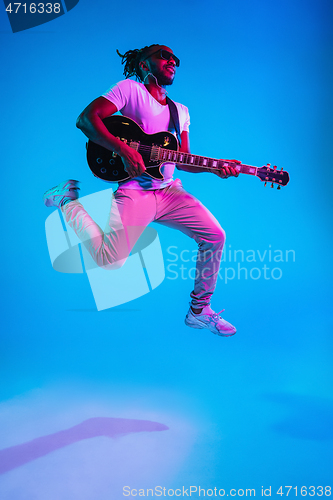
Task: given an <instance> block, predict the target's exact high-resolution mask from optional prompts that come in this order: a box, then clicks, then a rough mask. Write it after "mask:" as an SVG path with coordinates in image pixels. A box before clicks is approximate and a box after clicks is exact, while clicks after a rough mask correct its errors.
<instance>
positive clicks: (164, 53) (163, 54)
mask: <svg viewBox="0 0 333 500" xmlns="http://www.w3.org/2000/svg"><path fill="white" fill-rule="evenodd" d="M158 53H159V55H160V58H161V59H164V60H165V61H168V62H169V61H170V60H171V59H173V60H174V61H175V63H176V66H177V68H179V65H180V60H179V59H178V57H177V56H175V54H173V53H172V52H169V51H168V50H164V49H160V50H157V51H156V52H153V54H150V56H152V55H154V54H158ZM150 56H148V57H150ZM148 57H147V58H146V59H148Z"/></svg>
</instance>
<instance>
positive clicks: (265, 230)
mask: <svg viewBox="0 0 333 500" xmlns="http://www.w3.org/2000/svg"><path fill="white" fill-rule="evenodd" d="M0 22H1V25H0V30H1V32H0V38H1V55H2V66H1V82H2V105H1V118H2V120H1V123H2V124H1V142H2V147H1V160H2V161H1V164H2V189H1V205H2V230H1V233H2V245H1V258H2V263H3V264H2V280H1V283H2V300H1V303H2V322H1V323H2V333H1V381H2V382H1V387H0V391H1V392H0V394H1V406H0V409H1V427H2V429H3V430H5V432H4V435H3V437H2V438H1V444H0V446H1V448H7V447H11V446H14V445H17V444H21V443H24V442H27V441H29V440H32V439H35V438H36V437H39V436H42V435H47V434H49V433H52V432H57V431H60V430H62V429H66V428H69V427H70V426H73V425H75V424H78V423H79V422H81V421H83V420H84V419H86V418H91V417H105V416H109V417H126V418H142V419H146V420H149V419H151V420H156V421H158V422H161V423H164V424H166V425H168V426H169V428H170V429H169V431H166V432H163V433H154V434H152V435H151V436H154V438H153V437H151V439H155V441H154V442H152V441H149V443H148V444H147V442H146V441H145V438H142V437H140V439H141V441H140V440H138V439H139V438H136V437H135V436H134V437H132V438H131V439H132V440H131V441H126V440H125V438H124V439H123V441H121V438H120V440H119V442H117V444H114V443H113V442H112V440H110V439H108V438H100V440H99V441H98V442H97V441H96V440H95V443H93V441H94V440H90V441H86V442H85V443H83V444H82V443H81V444H79V445H78V446H81V447H80V448H75V446H76V445H73V446H72V447H68V448H66V449H64V450H62V451H61V452H58V451H57V452H54V453H53V454H52V456H51V455H50V456H49V457H46V458H40V459H38V460H36V461H34V462H31V463H30V464H28V465H26V466H23V467H20V468H17V469H15V470H13V471H11V472H9V473H8V474H6V475H4V476H2V478H1V482H0V484H1V486H0V488H1V490H0V491H1V492H2V498H6V499H7V498H8V499H15V500H17V499H21V498H22V499H25V500H27V499H34V500H35V499H39V498H40V499H45V498H48V499H52V500H53V498H54V499H59V498H61V499H67V498H68V499H69V498H70V499H76V498H77V499H80V500H81V499H97V500H106V499H116V500H118V499H120V498H123V495H122V486H123V485H126V484H127V485H129V486H131V487H133V488H140V487H141V488H146V487H150V488H153V487H154V486H156V485H158V484H161V482H162V486H166V487H167V488H178V487H182V485H185V486H190V485H200V486H201V487H202V488H214V487H217V488H225V489H226V490H228V489H230V488H235V489H239V488H244V489H245V488H255V489H256V496H260V495H261V493H260V492H261V487H262V486H264V487H265V488H268V487H269V486H272V496H273V497H276V498H281V497H280V496H279V495H277V494H276V491H277V489H278V487H279V486H281V485H282V486H284V485H292V486H294V487H296V486H298V487H299V488H300V487H301V486H303V485H305V486H310V485H312V486H318V485H322V486H326V485H329V484H330V480H331V478H332V474H331V464H332V438H333V433H332V423H333V401H332V398H333V394H332V335H331V333H332V309H331V300H330V299H331V279H332V266H331V254H332V232H331V220H332V206H331V193H330V190H331V178H332V173H331V167H332V160H331V153H332V147H331V145H332V93H331V89H332V60H333V58H332V34H331V32H332V30H331V25H332V24H331V23H332V5H331V3H330V2H329V1H325V0H302V1H300V0H288V1H287V0H282V1H279V2H273V1H270V0H266V1H262V0H255V1H251V2H248V1H246V0H235V1H233V2H228V1H226V0H221V1H209V2H207V3H206V4H203V3H202V2H198V1H197V0H192V1H191V2H190V1H188V0H179V1H169V2H168V3H160V4H158V3H155V2H152V1H150V0H149V1H144V2H135V1H132V0H126V1H124V2H106V1H101V0H95V1H94V2H92V1H89V0H80V2H79V4H78V5H77V6H76V7H75V8H74V9H73V10H71V11H70V12H68V13H66V14H65V15H64V16H61V17H60V18H58V19H56V20H54V21H52V22H50V23H48V24H44V25H42V26H39V27H37V28H33V29H31V30H27V31H24V32H20V33H16V34H13V33H12V32H11V30H10V25H9V21H8V19H7V17H6V13H5V10H4V8H3V9H2V10H1V11H0ZM152 43H162V44H165V45H167V46H170V47H172V49H173V50H174V52H175V54H176V55H178V56H179V57H180V59H181V66H180V68H179V70H178V72H177V75H176V79H175V83H174V85H173V86H172V87H171V88H170V89H169V95H170V97H171V98H173V99H174V100H176V101H179V102H182V103H184V104H185V105H187V106H188V107H189V110H190V115H191V129H190V130H191V149H192V152H193V153H197V154H201V155H206V156H211V157H223V158H237V159H239V160H241V161H242V162H244V163H248V164H252V165H257V166H262V165H264V164H266V163H267V162H270V163H272V164H276V165H277V166H278V168H281V167H283V168H284V169H285V170H287V171H289V172H290V178H291V180H290V184H289V185H288V186H287V187H286V188H284V189H281V190H280V191H279V192H277V191H276V190H275V189H274V190H273V189H270V188H268V187H266V188H264V187H263V185H262V183H261V182H259V180H258V179H255V178H253V177H249V176H245V175H243V176H240V177H239V178H237V179H228V180H227V181H223V180H220V179H218V178H217V177H215V176H214V177H213V176H212V175H209V174H199V175H194V174H188V173H183V172H179V177H181V179H182V181H183V184H184V187H185V188H186V189H187V190H188V191H190V192H192V193H193V194H194V195H196V196H198V197H199V198H200V200H201V201H202V202H203V203H204V204H205V205H206V206H207V207H208V208H209V209H210V210H211V211H212V212H213V213H214V215H215V216H216V217H217V218H218V220H219V221H220V222H221V224H222V226H223V227H224V229H225V230H226V233H227V243H226V247H227V249H232V250H233V249H242V250H244V252H246V251H247V250H250V249H253V250H255V251H257V250H259V251H260V252H264V251H265V250H267V252H268V250H269V249H270V248H271V249H272V250H275V249H279V250H282V252H283V253H284V254H285V252H286V250H294V252H295V262H293V261H292V260H289V262H282V263H277V264H274V265H273V264H272V263H268V261H267V260H266V261H265V263H266V264H267V265H268V267H279V268H281V270H282V277H281V279H279V280H274V279H269V280H265V279H264V278H263V276H261V277H260V279H258V280H254V279H250V278H248V279H247V280H245V279H244V278H242V279H234V280H231V281H229V282H227V283H225V280H223V279H220V280H219V282H218V287H217V290H216V293H215V294H214V298H213V302H212V305H213V307H214V308H215V309H216V310H220V309H222V308H223V307H224V308H225V309H226V312H225V313H224V315H225V317H226V319H227V320H229V321H231V322H232V323H233V324H235V325H236V327H237V330H238V332H237V335H236V336H235V337H233V338H229V339H223V338H218V337H215V336H214V335H213V334H211V333H210V332H208V331H200V330H192V329H189V328H187V327H186V326H185V325H184V316H185V314H186V312H187V308H188V297H189V293H190V291H191V290H192V282H191V280H190V279H183V280H182V279H180V278H178V279H177V280H172V279H170V277H171V275H170V273H168V271H167V272H166V279H165V280H164V282H163V283H162V284H161V285H160V286H159V287H158V288H157V289H156V290H154V291H153V292H151V293H149V294H147V295H145V296H143V297H141V298H139V299H137V300H135V301H133V302H131V303H128V304H124V305H122V306H119V307H117V308H114V309H108V310H105V311H102V312H97V310H96V307H95V304H94V300H93V296H92V293H91V290H90V287H89V283H88V280H87V277H86V276H85V275H73V274H68V275H67V274H60V273H56V272H55V271H54V270H53V269H52V266H51V264H50V260H49V256H48V251H47V247H46V240H45V232H44V222H45V219H46V218H47V217H48V215H49V214H50V211H49V210H48V209H47V208H46V207H44V205H43V202H42V194H43V192H44V191H45V190H46V189H48V188H49V187H51V186H54V185H56V184H58V183H59V182H60V181H63V180H65V179H67V178H74V179H79V180H80V181H81V182H82V185H81V188H82V194H83V195H85V194H89V193H93V192H95V191H98V190H100V189H103V188H104V187H108V186H106V185H105V184H103V183H102V182H101V181H99V180H98V179H95V178H94V177H93V176H92V175H91V173H90V171H89V169H88V167H87V165H86V161H85V138H84V136H83V135H82V134H81V133H80V132H79V131H78V130H77V129H76V128H75V119H76V117H77V115H78V114H79V113H80V112H81V111H82V109H83V108H84V107H85V106H86V105H87V104H88V103H89V102H90V101H92V100H93V99H94V98H95V97H98V96H99V95H101V94H102V93H103V92H104V91H105V90H106V89H107V88H108V87H109V86H110V85H111V84H112V83H115V82H116V81H118V80H120V79H122V66H121V64H120V59H119V57H118V56H117V54H116V49H119V50H120V52H122V53H123V52H125V51H126V50H128V49H132V48H140V47H143V46H145V45H150V44H152ZM155 227H156V228H157V229H158V234H159V238H160V241H161V245H162V249H163V252H164V256H165V260H166V265H167V264H168V261H167V259H168V247H169V246H170V245H172V246H177V248H178V250H177V252H178V253H179V254H180V252H181V250H184V249H189V250H190V252H191V255H192V252H193V250H194V249H195V246H194V242H193V241H191V240H189V239H187V238H186V237H185V236H183V235H182V234H178V233H177V232H175V231H171V230H168V229H167V228H159V227H158V226H156V225H155ZM184 265H185V266H187V267H186V268H187V269H190V267H193V264H192V263H185V264H184ZM226 265H227V264H225V266H226ZM228 265H229V264H228ZM233 266H234V267H236V264H233ZM251 267H258V268H261V267H262V263H260V262H258V260H257V262H256V263H255V264H249V265H248V269H250V268H251ZM147 439H148V438H147ZM125 441H126V446H127V447H128V449H127V452H128V454H127V455H126V454H124V452H123V449H124V448H122V446H125V444H122V443H125ZM96 443H97V444H96ZM92 447H95V448H92ZM74 448H75V450H74ZM117 457H119V460H117ZM129 457H130V459H129ZM111 463H112V464H113V466H114V467H115V469H114V467H113V466H112V467H111V465H110V468H108V464H111ZM115 470H116V471H117V472H114V471H115ZM116 477H118V478H119V477H120V478H121V479H119V480H117V478H116ZM117 481H118V482H117ZM299 495H300V493H299V492H298V496H299ZM289 496H295V490H292V492H291V493H290V495H289ZM193 497H195V498H196V497H197V496H195V495H192V498H193Z"/></svg>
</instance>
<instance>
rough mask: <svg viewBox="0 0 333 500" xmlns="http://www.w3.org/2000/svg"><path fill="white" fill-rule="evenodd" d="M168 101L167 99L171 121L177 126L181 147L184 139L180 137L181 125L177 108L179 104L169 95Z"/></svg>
mask: <svg viewBox="0 0 333 500" xmlns="http://www.w3.org/2000/svg"><path fill="white" fill-rule="evenodd" d="M166 101H167V103H168V106H169V111H170V116H171V121H172V122H173V125H174V127H175V130H176V135H177V139H178V142H179V147H180V146H181V143H182V141H181V138H180V125H179V115H178V109H177V106H176V105H175V103H174V102H173V101H172V100H171V99H170V97H167V98H166Z"/></svg>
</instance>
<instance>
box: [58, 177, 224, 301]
mask: <svg viewBox="0 0 333 500" xmlns="http://www.w3.org/2000/svg"><path fill="white" fill-rule="evenodd" d="M62 211H63V213H64V215H65V217H66V220H67V222H68V224H69V225H70V227H71V228H73V230H74V231H75V233H76V234H77V236H78V237H79V238H80V240H81V241H82V242H83V244H84V245H85V247H86V248H87V250H88V251H89V253H90V254H91V256H92V257H93V259H94V261H95V262H96V263H97V265H98V266H100V267H105V268H108V269H116V268H119V267H121V266H122V265H123V264H124V263H125V261H126V259H127V257H128V256H129V254H130V252H131V250H132V249H133V247H134V245H135V243H136V242H137V240H138V238H139V237H140V235H141V234H142V232H143V231H144V229H145V228H146V227H147V226H148V224H150V222H153V221H154V222H158V223H159V224H164V225H165V226H168V227H172V228H174V229H178V230H179V231H182V233H184V234H186V235H188V236H189V237H190V238H193V239H194V240H195V241H196V242H197V243H198V247H199V248H198V255H197V263H196V278H195V283H194V290H193V291H192V293H191V298H192V305H193V307H197V308H200V307H204V306H206V305H208V304H209V303H210V298H211V296H212V294H213V292H214V290H215V286H216V280H217V276H218V271H219V266H220V260H221V256H222V249H223V245H224V241H225V233H224V231H223V229H222V227H221V226H220V224H219V223H218V221H217V220H216V219H215V217H214V216H213V215H212V214H211V213H210V212H209V211H208V210H207V208H205V207H204V206H203V205H202V203H200V201H199V200H197V199H196V198H195V197H194V196H192V195H191V194H190V193H187V192H186V191H185V190H184V189H183V187H182V184H181V182H180V180H179V179H176V180H175V181H174V182H173V183H172V184H170V186H168V187H166V188H164V189H156V190H152V191H148V190H147V191H142V190H138V189H123V188H121V187H120V188H119V189H118V190H117V191H116V193H115V194H114V197H113V200H112V205H111V211H110V217H109V221H108V224H107V227H106V229H105V231H102V230H101V228H100V227H99V226H98V225H97V224H96V223H95V222H94V221H93V220H92V218H91V217H90V216H89V214H88V213H87V212H86V211H85V209H84V208H83V206H82V205H81V203H80V202H79V201H77V200H75V201H71V202H69V203H66V204H65V205H64V206H63V207H62Z"/></svg>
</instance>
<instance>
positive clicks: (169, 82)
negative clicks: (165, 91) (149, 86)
mask: <svg viewBox="0 0 333 500" xmlns="http://www.w3.org/2000/svg"><path fill="white" fill-rule="evenodd" d="M173 80H174V76H172V77H167V76H163V77H160V78H158V79H157V81H158V83H159V85H161V86H163V87H166V86H167V85H172V84H173Z"/></svg>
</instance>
